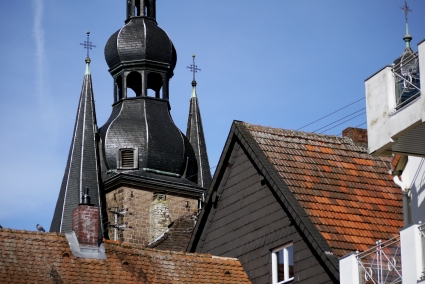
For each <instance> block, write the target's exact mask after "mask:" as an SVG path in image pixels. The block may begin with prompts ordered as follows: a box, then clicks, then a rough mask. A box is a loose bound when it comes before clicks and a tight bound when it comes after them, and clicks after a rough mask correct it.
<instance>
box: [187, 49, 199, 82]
mask: <svg viewBox="0 0 425 284" xmlns="http://www.w3.org/2000/svg"><path fill="white" fill-rule="evenodd" d="M192 59H193V63H192V64H190V66H187V68H189V70H190V71H191V72H193V81H195V73H196V72H198V71H201V69H199V68H198V66H197V65H196V64H195V54H193V55H192Z"/></svg>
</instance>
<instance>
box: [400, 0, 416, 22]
mask: <svg viewBox="0 0 425 284" xmlns="http://www.w3.org/2000/svg"><path fill="white" fill-rule="evenodd" d="M400 9H402V10H403V11H404V18H405V19H406V23H407V22H408V20H409V13H410V12H413V10H410V8H409V6H407V0H404V6H402V7H400Z"/></svg>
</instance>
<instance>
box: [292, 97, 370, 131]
mask: <svg viewBox="0 0 425 284" xmlns="http://www.w3.org/2000/svg"><path fill="white" fill-rule="evenodd" d="M364 99H365V98H364V97H363V98H361V99H358V100H357V101H355V102H352V103H350V104H348V105H346V106H344V107H342V108H340V109H337V110H336V111H334V112H331V113H330V114H327V115H325V116H323V117H321V118H319V119H316V120H315V121H313V122H310V123H309V124H306V125H304V126H303V127H300V128H298V129H297V130H301V129H303V128H305V127H307V126H309V125H312V124H313V123H316V122H318V121H320V120H322V119H324V118H326V117H328V116H330V115H332V114H334V113H337V112H339V111H340V110H343V109H345V108H347V107H349V106H351V105H353V104H355V103H357V102H359V101H361V100H364Z"/></svg>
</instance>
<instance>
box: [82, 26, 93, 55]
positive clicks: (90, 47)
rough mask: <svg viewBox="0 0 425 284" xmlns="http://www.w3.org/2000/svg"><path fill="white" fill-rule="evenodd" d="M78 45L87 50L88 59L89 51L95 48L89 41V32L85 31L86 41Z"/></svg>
mask: <svg viewBox="0 0 425 284" xmlns="http://www.w3.org/2000/svg"><path fill="white" fill-rule="evenodd" d="M80 45H83V46H84V48H86V49H87V58H90V52H89V51H90V50H91V49H92V47H96V45H93V44H92V42H91V41H90V31H87V40H86V41H84V43H80Z"/></svg>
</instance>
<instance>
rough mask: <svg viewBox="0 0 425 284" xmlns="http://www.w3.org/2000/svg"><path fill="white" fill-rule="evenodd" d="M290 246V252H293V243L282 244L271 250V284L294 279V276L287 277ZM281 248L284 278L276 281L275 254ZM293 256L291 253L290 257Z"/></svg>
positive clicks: (280, 283) (276, 263)
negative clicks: (290, 248)
mask: <svg viewBox="0 0 425 284" xmlns="http://www.w3.org/2000/svg"><path fill="white" fill-rule="evenodd" d="M289 247H292V254H293V253H294V243H289V244H286V245H283V246H280V247H278V248H275V249H274V250H273V251H272V283H273V284H282V283H287V282H289V281H292V280H294V277H289V265H288V263H289V261H288V248H289ZM281 250H283V263H284V279H285V280H283V281H280V282H277V273H278V271H277V266H278V259H277V254H278V252H279V251H281ZM293 257H294V256H293V255H292V259H294V258H293Z"/></svg>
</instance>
